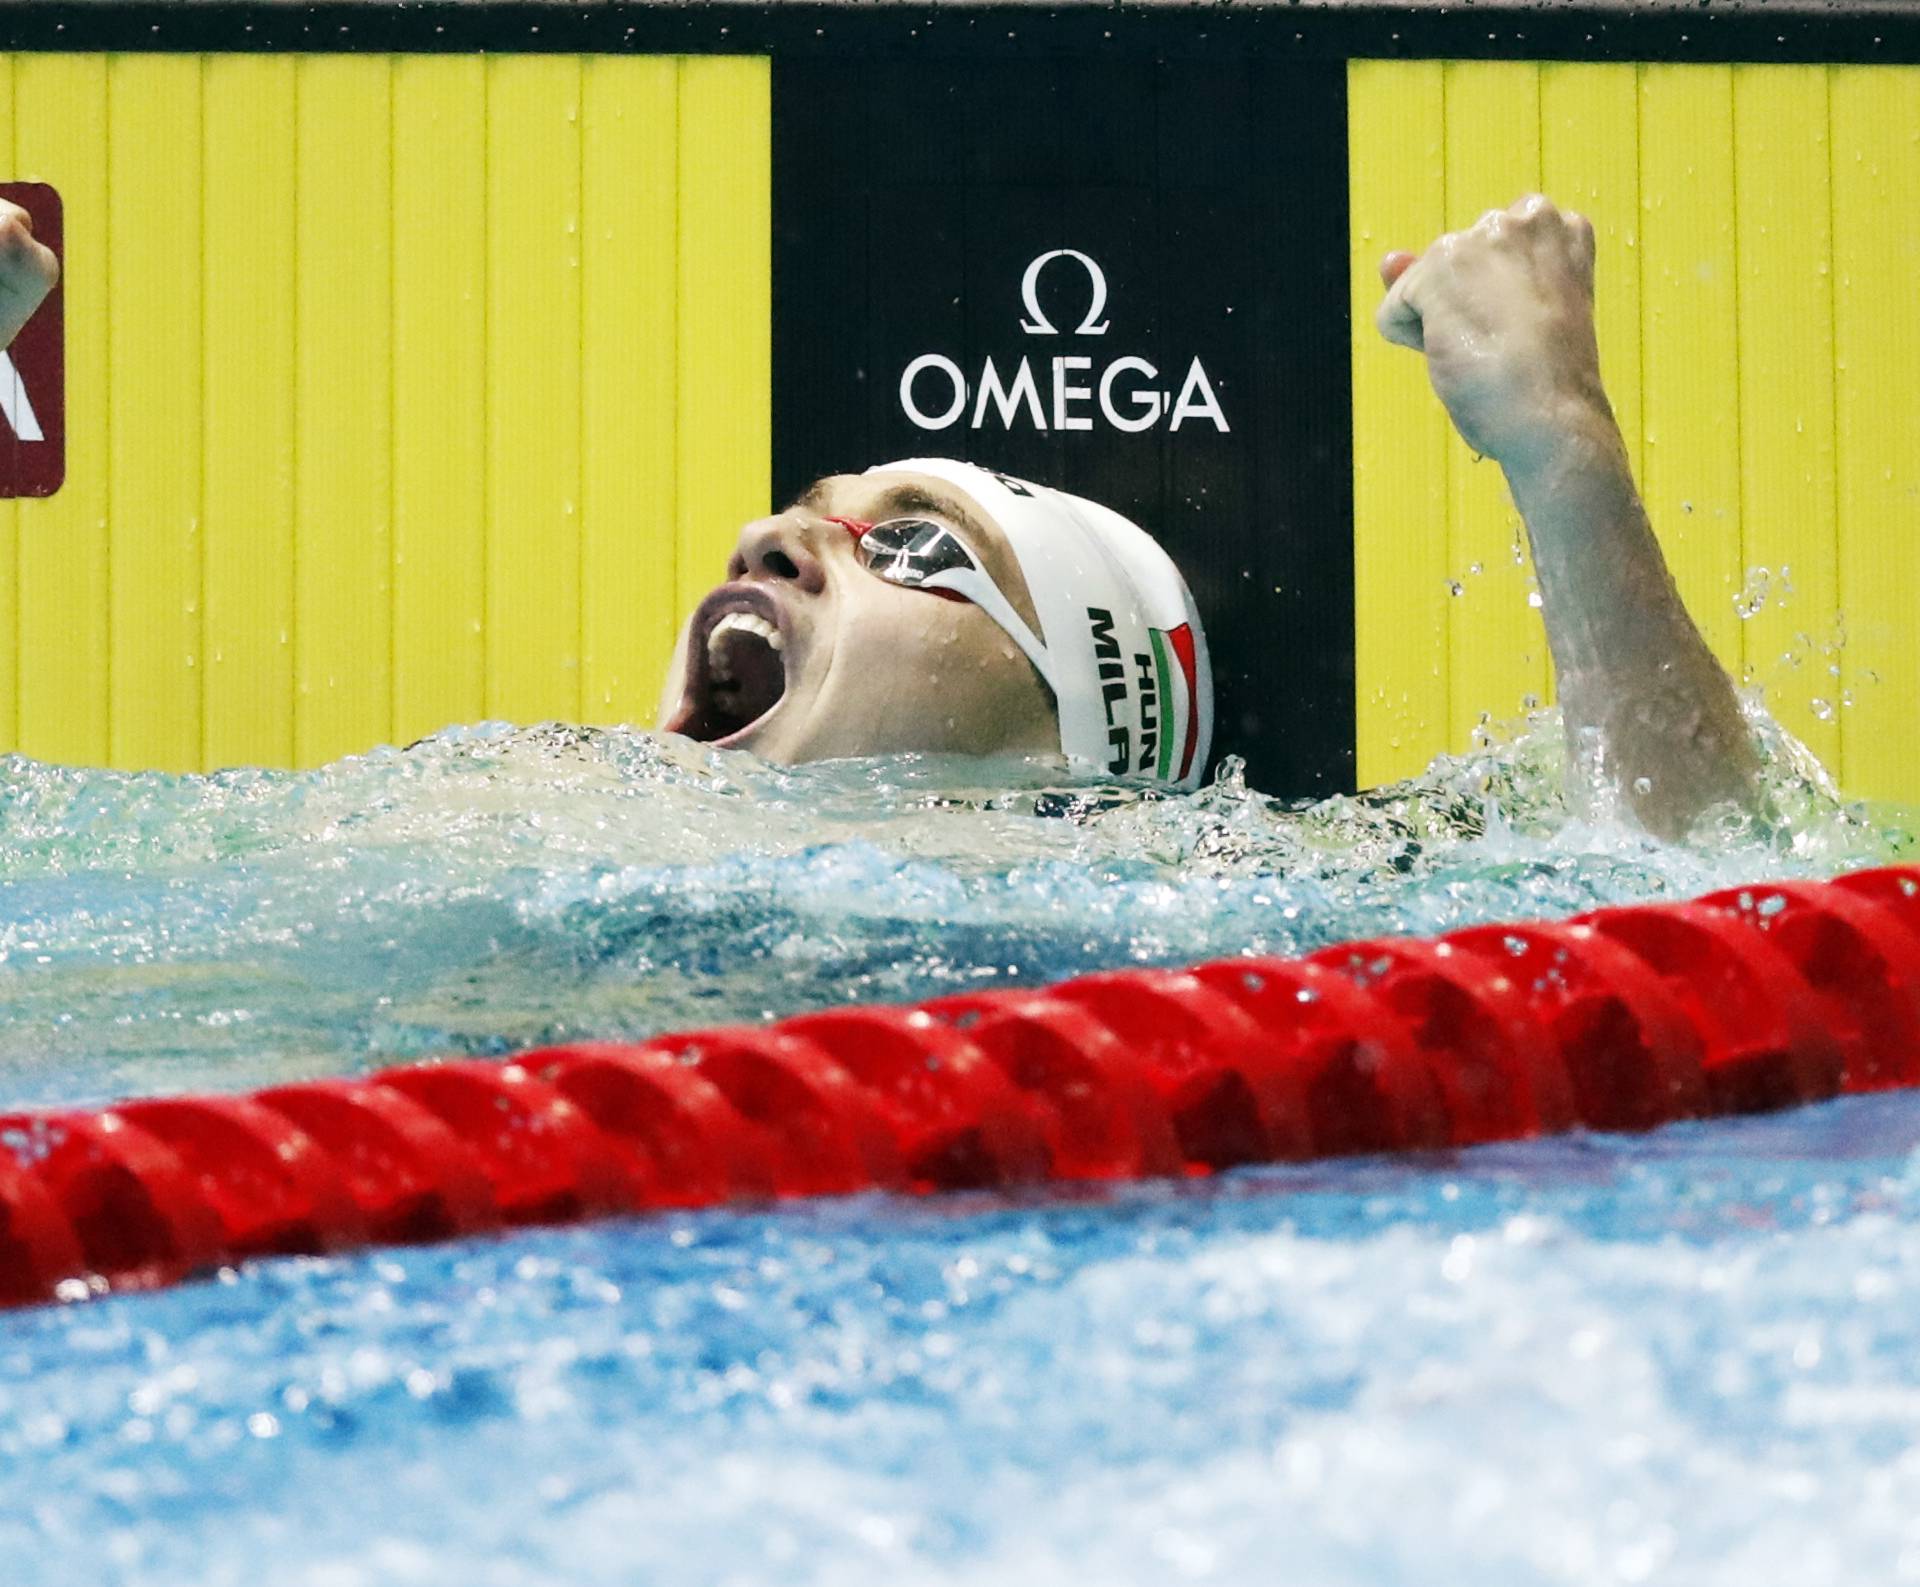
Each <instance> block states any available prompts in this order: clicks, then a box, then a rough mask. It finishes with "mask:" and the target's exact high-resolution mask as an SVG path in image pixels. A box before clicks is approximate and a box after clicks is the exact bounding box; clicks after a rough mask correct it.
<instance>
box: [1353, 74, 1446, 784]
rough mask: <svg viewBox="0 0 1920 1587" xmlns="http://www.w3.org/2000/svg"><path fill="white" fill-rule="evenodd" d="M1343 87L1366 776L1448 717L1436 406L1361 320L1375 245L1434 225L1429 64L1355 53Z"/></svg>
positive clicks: (1404, 756) (1361, 751)
mask: <svg viewBox="0 0 1920 1587" xmlns="http://www.w3.org/2000/svg"><path fill="white" fill-rule="evenodd" d="M1347 96H1348V123H1349V125H1348V140H1349V155H1348V168H1349V200H1348V201H1349V206H1350V210H1351V214H1352V224H1351V226H1350V227H1349V237H1350V240H1351V259H1350V261H1349V263H1350V269H1351V279H1352V291H1353V299H1352V301H1353V336H1354V343H1353V411H1354V435H1353V488H1354V570H1353V571H1354V609H1355V622H1354V693H1355V698H1356V699H1357V701H1358V702H1359V712H1358V714H1359V720H1358V723H1357V724H1356V727H1357V732H1356V742H1355V751H1356V756H1357V764H1358V775H1359V779H1360V781H1361V783H1362V784H1369V783H1379V782H1386V781H1389V780H1391V779H1392V778H1395V777H1403V776H1406V775H1409V774H1410V773H1412V772H1415V771H1418V770H1419V769H1420V768H1421V767H1422V766H1424V765H1425V764H1426V762H1427V760H1428V758H1429V757H1430V756H1431V755H1432V753H1433V751H1434V750H1435V748H1437V747H1438V746H1439V745H1440V744H1441V743H1442V742H1443V741H1444V739H1445V736H1446V731H1447V667H1448V656H1447V602H1448V595H1447V541H1446V532H1445V526H1446V520H1447V461H1448V447H1449V444H1450V442H1449V438H1448V426H1447V420H1446V416H1445V414H1443V413H1442V412H1441V411H1440V405H1439V403H1437V402H1436V401H1435V400H1434V397H1433V392H1432V390H1431V389H1430V388H1429V387H1428V385H1427V377H1426V374H1425V371H1424V370H1422V368H1421V367H1420V361H1419V359H1418V358H1417V357H1415V356H1414V355H1413V354H1411V353H1409V352H1407V351H1406V350H1405V349H1403V348H1398V347H1389V346H1388V345H1387V344H1386V343H1385V342H1383V341H1382V340H1381V339H1380V337H1379V335H1378V333H1377V332H1375V330H1374V328H1373V313H1374V309H1375V307H1376V306H1377V305H1378V303H1379V301H1380V293H1381V287H1380V276H1379V264H1380V257H1381V255H1382V254H1384V253H1386V252H1388V251H1389V250H1390V249H1394V248H1409V249H1414V250H1418V249H1421V248H1424V247H1425V246H1426V245H1427V243H1428V242H1430V241H1431V240H1432V239H1433V238H1434V237H1435V236H1436V235H1437V234H1438V233H1439V232H1440V231H1441V230H1442V221H1443V217H1444V213H1445V197H1446V187H1445V182H1446V167H1445V161H1444V157H1443V156H1444V150H1445V112H1444V102H1443V89H1442V69H1441V67H1440V65H1439V63H1438V62H1433V61H1355V62H1354V63H1353V65H1352V66H1351V67H1350V68H1349V69H1348V73H1347Z"/></svg>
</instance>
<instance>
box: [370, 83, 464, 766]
mask: <svg viewBox="0 0 1920 1587" xmlns="http://www.w3.org/2000/svg"><path fill="white" fill-rule="evenodd" d="M486 71H487V65H486V60H485V58H484V57H481V56H461V57H455V58H452V59H446V58H442V57H439V56H418V55H403V56H401V57H399V58H398V59H397V60H396V61H395V62H394V66H393V535H394V546H393V717H394V720H393V733H394V737H395V738H396V740H398V741H399V742H401V743H407V742H410V741H411V740H413V739H416V738H419V737H420V736H421V735H423V734H426V733H431V732H433V731H435V730H436V729H438V728H442V727H445V726H447V725H448V724H449V723H453V722H473V721H478V720H479V719H480V718H481V717H482V716H484V715H485V714H486V643H485V623H486V610H487V605H486V544H485V539H484V528H485V524H486V474H485V470H484V469H483V468H482V467H481V466H480V459H481V458H482V457H484V456H485V448H486V420H487V400H486V399H487V392H486V348H487V303H486V295H487V255H486V248H487V207H486V205H487V182H486V169H485V164H484V162H483V161H481V160H478V159H475V158H474V157H473V156H474V152H475V151H476V150H483V149H485V147H486V136H487V135H486V127H487V81H486Z"/></svg>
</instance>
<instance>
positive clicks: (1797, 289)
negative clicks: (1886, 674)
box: [1733, 66, 1840, 766]
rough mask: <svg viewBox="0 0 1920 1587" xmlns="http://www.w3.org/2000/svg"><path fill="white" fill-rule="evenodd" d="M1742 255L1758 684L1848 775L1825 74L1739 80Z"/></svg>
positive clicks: (1744, 422) (1747, 639) (1747, 526)
mask: <svg viewBox="0 0 1920 1587" xmlns="http://www.w3.org/2000/svg"><path fill="white" fill-rule="evenodd" d="M1733 87H1734V138H1735V144H1734V146H1735V148H1736V149H1737V151H1738V164H1737V167H1736V170H1735V187H1736V199H1737V202H1736V205H1735V208H1736V212H1737V217H1738V231H1737V233H1736V238H1735V243H1736V248H1737V252H1738V256H1739V293H1738V302H1739V311H1740V330H1739V376H1738V385H1739V421H1740V478H1741V488H1740V503H1741V509H1740V566H1741V568H1742V569H1743V570H1744V571H1745V573H1746V576H1747V584H1746V586H1745V588H1744V590H1743V591H1742V592H1741V595H1740V599H1739V602H1738V606H1737V611H1736V615H1742V618H1743V621H1744V624H1745V633H1744V635H1743V656H1744V660H1745V671H1746V674H1747V676H1748V677H1750V678H1751V679H1753V680H1754V681H1755V682H1757V683H1758V684H1760V685H1761V687H1762V688H1763V689H1764V691H1765V698H1766V701H1767V704H1768V706H1769V708H1770V709H1771V710H1772V711H1773V713H1774V715H1775V716H1776V717H1777V718H1778V719H1779V720H1780V721H1781V722H1782V723H1784V724H1785V725H1786V726H1787V727H1788V728H1789V729H1790V730H1792V731H1793V732H1794V733H1796V734H1798V735H1799V736H1800V737H1801V738H1802V739H1803V740H1804V741H1805V742H1806V743H1807V745H1808V746H1809V747H1810V748H1811V749H1813V751H1814V752H1815V753H1816V754H1818V755H1819V756H1820V758H1821V759H1822V760H1823V761H1824V762H1825V763H1826V764H1828V765H1829V766H1837V765H1838V756H1839V752H1840V734H1839V727H1838V724H1837V722H1836V721H1835V704H1834V702H1836V701H1837V700H1838V698H1839V694H1840V683H1839V679H1838V677H1837V676H1830V675H1829V673H1828V670H1827V669H1828V667H1829V666H1830V665H1837V664H1838V663H1837V658H1836V657H1833V656H1830V655H1827V654H1823V652H1822V645H1823V642H1824V641H1825V640H1826V639H1827V638H1828V631H1829V630H1830V629H1831V623H1832V618H1831V614H1832V613H1833V611H1834V610H1835V607H1836V603H1837V600H1838V594H1839V591H1838V584H1837V578H1838V564H1839V543H1838V535H1837V532H1836V529H1835V521H1834V487H1835V481H1834V471H1833V291H1832V277H1831V274H1830V272H1829V265H1830V261H1831V259H1832V257H1833V238H1832V207H1833V195H1832V184H1831V182H1830V180H1829V159H1828V139H1827V73H1826V70H1825V68H1823V67H1818V66H1805V67H1750V68H1747V69H1745V70H1743V71H1741V72H1739V73H1737V74H1736V75H1735V77H1734V85H1733Z"/></svg>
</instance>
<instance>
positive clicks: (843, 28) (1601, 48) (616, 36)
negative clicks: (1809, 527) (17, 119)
mask: <svg viewBox="0 0 1920 1587" xmlns="http://www.w3.org/2000/svg"><path fill="white" fill-rule="evenodd" d="M0 49H14V50H62V51H76V52H83V51H94V50H156V51H158V50H169V51H222V52H226V51H289V52H292V51H328V52H349V51H406V52H467V51H474V50H489V51H498V52H503V53H580V54H617V53H629V52H631V53H647V54H660V53H694V54H781V55H791V54H802V53H804V54H833V53H849V52H851V53H862V54H865V53H869V52H872V51H875V50H886V51H913V52H927V53H933V54H946V55H987V56H991V55H1026V56H1031V55H1032V54H1033V53H1035V52H1036V51H1059V52H1074V53H1089V52H1091V53H1099V54H1137V53H1141V52H1147V53H1153V54H1159V55H1181V56H1184V55H1209V54H1218V53H1229V54H1231V53H1239V52H1244V51H1248V50H1253V49H1257V50H1258V51H1260V53H1261V54H1262V55H1263V57H1265V58H1267V59H1274V58H1288V57H1296V58H1303V59H1305V58H1319V59H1328V58H1332V59H1340V58H1344V57H1367V56H1408V57H1454V58H1507V59H1518V60H1644V61H1756V62H1759V61H1798V62H1864V63H1911V62H1920V6H1916V5H1915V4H1913V3H1911V0H1860V3H1857V4H1854V5H1851V6H1849V5H1843V4H1824V3H1821V0H1748V3H1745V4H1740V3H1738V0H1695V3H1692V4H1683V3H1673V0H1661V3H1654V4H1648V3H1644V0H1642V3H1629V0H1578V3H1570V0H1558V3H1554V0H1547V3H1544V4H1541V3H1535V4H1531V5H1516V4H1511V3H1491V4H1487V3H1482V4H1474V3H1471V0H1468V3H1465V4H1460V3H1448V4H1442V3H1440V0H1417V3H1415V4H1413V5H1400V6H1385V5H1378V4H1346V3H1342V0H1309V3H1300V0H1224V3H1212V4H1189V3H1186V0H1132V3H1129V0H1121V3H1104V4H1103V3H1099V0H1068V3H1065V4H1061V3H1052V4H1046V3H1033V0H1001V3H999V4H993V5H980V4H954V3H949V0H922V3H921V4H918V5H914V4H907V3H898V0H845V3H842V4H819V3H813V0H767V3H763V4H760V5H739V4H715V5H703V4H697V3H664V4H629V3H623V0H608V3H593V0H588V3H578V0H574V3H567V0H552V3H540V0H454V3H443V0H427V3H419V4H408V3H399V4H391V3H389V4H382V3H378V0H326V3H323V4H316V5H300V4H286V3H278V4H276V3H271V0H124V3H123V0H0Z"/></svg>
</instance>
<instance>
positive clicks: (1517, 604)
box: [1444, 61, 1547, 750]
mask: <svg viewBox="0 0 1920 1587" xmlns="http://www.w3.org/2000/svg"><path fill="white" fill-rule="evenodd" d="M1445 95H1446V195H1447V201H1446V215H1445V221H1444V224H1445V226H1446V228H1447V229H1448V230H1450V231H1452V230H1459V229H1462V228H1464V227H1468V226H1471V225H1473V224H1474V222H1475V221H1477V220H1478V219H1479V218H1480V216H1481V215H1482V214H1483V213H1484V212H1485V211H1487V210H1489V209H1500V208H1504V207H1505V206H1506V205H1508V204H1510V203H1512V202H1513V200H1514V199H1516V198H1519V197H1520V196H1521V195H1522V194H1525V193H1531V192H1533V191H1535V190H1536V189H1537V188H1538V187H1539V186H1540V74H1539V68H1538V67H1536V66H1533V65H1531V64H1529V63H1526V62H1512V61H1455V62H1449V63H1448V65H1447V67H1446V74H1445ZM1447 444H1448V447H1449V448H1450V453H1449V457H1448V490H1447V530H1446V534H1447V571H1448V575H1449V577H1450V579H1451V580H1452V583H1453V585H1457V586H1458V587H1459V591H1460V593H1459V594H1458V595H1457V596H1453V597H1452V598H1451V599H1450V600H1449V601H1448V603H1447V633H1448V637H1447V650H1448V655H1449V657H1450V673H1449V679H1448V702H1447V718H1448V741H1449V745H1450V747H1452V748H1453V749H1456V750H1457V749H1462V748H1465V747H1466V745H1467V743H1468V742H1469V740H1470V737H1471V735H1472V732H1473V729H1474V727H1475V726H1476V724H1478V723H1480V722H1484V721H1486V720H1488V719H1489V718H1491V719H1492V720H1493V721H1496V722H1498V721H1505V720H1508V719H1510V718H1512V717H1515V716H1518V715H1519V714H1520V713H1521V712H1522V711H1523V710H1524V709H1527V708H1529V707H1530V706H1532V705H1538V704H1539V703H1541V701H1542V700H1544V699H1545V698H1546V694H1547V641H1546V632H1545V630H1544V629H1543V628H1542V627H1541V625H1540V618H1539V615H1538V613H1536V612H1535V611H1534V610H1533V608H1531V607H1530V606H1529V605H1528V604H1527V591H1528V586H1529V583H1530V574H1531V565H1530V564H1529V563H1528V562H1527V561H1526V560H1525V556H1524V552H1523V548H1524V546H1525V543H1526V531H1525V529H1524V527H1523V526H1522V524H1521V522H1520V514H1519V512H1518V511H1517V510H1516V509H1515V508H1514V506H1513V503H1512V501H1511V499H1510V498H1509V497H1508V494H1507V484H1506V480H1505V478H1504V477H1503V476H1502V475H1501V473H1500V469H1499V465H1498V464H1495V463H1491V462H1483V461H1481V460H1479V459H1476V458H1475V457H1474V455H1473V453H1472V452H1471V450H1469V448H1468V447H1467V445H1466V443H1465V442H1463V441H1462V440H1461V439H1460V438H1459V436H1458V435H1455V434H1452V433H1449V435H1448V440H1447Z"/></svg>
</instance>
